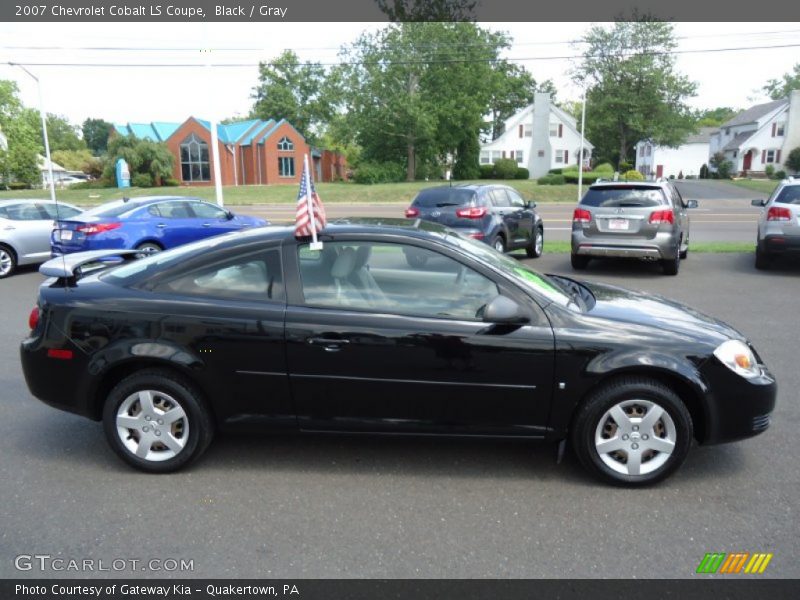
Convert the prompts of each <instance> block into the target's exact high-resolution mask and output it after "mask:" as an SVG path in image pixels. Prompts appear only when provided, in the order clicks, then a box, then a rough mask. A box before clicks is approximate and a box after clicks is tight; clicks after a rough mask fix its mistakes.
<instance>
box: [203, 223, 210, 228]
mask: <svg viewBox="0 0 800 600" xmlns="http://www.w3.org/2000/svg"><path fill="white" fill-rule="evenodd" d="M203 227H211V223H203Z"/></svg>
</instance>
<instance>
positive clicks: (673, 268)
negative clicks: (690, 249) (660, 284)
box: [661, 245, 681, 275]
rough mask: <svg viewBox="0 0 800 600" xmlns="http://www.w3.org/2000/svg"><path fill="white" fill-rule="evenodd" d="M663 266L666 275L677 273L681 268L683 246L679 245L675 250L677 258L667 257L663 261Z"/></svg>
mask: <svg viewBox="0 0 800 600" xmlns="http://www.w3.org/2000/svg"><path fill="white" fill-rule="evenodd" d="M661 268H662V269H663V270H664V275H677V274H678V271H680V269H681V247H680V245H678V248H677V250H676V251H675V258H667V259H664V260H662V261H661Z"/></svg>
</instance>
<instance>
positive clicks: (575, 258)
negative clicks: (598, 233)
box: [569, 254, 589, 271]
mask: <svg viewBox="0 0 800 600" xmlns="http://www.w3.org/2000/svg"><path fill="white" fill-rule="evenodd" d="M569 261H570V262H571V263H572V268H573V269H575V270H576V271H583V270H584V269H586V267H587V266H589V257H588V256H581V255H580V254H570V255H569Z"/></svg>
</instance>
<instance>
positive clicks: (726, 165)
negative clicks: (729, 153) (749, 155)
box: [711, 152, 733, 179]
mask: <svg viewBox="0 0 800 600" xmlns="http://www.w3.org/2000/svg"><path fill="white" fill-rule="evenodd" d="M711 166H712V167H714V168H715V169H716V170H717V172H716V173H715V175H716V176H715V177H714V179H730V176H731V170H732V169H733V163H731V161H729V160H727V159H726V158H725V154H724V153H722V152H717V153H716V154H714V156H712V157H711Z"/></svg>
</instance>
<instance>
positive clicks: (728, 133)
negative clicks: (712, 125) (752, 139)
mask: <svg viewBox="0 0 800 600" xmlns="http://www.w3.org/2000/svg"><path fill="white" fill-rule="evenodd" d="M730 134H731V128H730V127H726V128H725V135H730Z"/></svg>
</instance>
